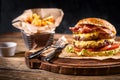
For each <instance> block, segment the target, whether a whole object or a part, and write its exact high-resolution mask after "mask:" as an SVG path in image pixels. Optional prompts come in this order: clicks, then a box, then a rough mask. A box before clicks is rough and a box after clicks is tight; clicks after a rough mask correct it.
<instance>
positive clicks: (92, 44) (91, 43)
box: [73, 39, 114, 48]
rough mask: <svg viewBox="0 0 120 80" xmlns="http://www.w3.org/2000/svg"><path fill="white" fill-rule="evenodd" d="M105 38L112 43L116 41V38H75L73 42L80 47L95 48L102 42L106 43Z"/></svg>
mask: <svg viewBox="0 0 120 80" xmlns="http://www.w3.org/2000/svg"><path fill="white" fill-rule="evenodd" d="M105 40H107V41H109V42H110V43H113V42H114V39H101V40H97V41H77V40H73V44H74V45H75V46H76V47H78V48H83V47H84V48H91V47H92V48H95V47H98V46H100V45H102V44H104V42H105Z"/></svg>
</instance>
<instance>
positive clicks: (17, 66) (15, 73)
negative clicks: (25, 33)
mask: <svg viewBox="0 0 120 80" xmlns="http://www.w3.org/2000/svg"><path fill="white" fill-rule="evenodd" d="M62 35H63V34H55V39H58V38H59V37H60V36H62ZM64 35H65V36H66V37H69V36H70V35H68V34H64ZM117 40H120V37H117ZM1 41H13V42H16V43H17V49H16V54H15V56H13V57H0V80H17V79H18V80H88V79H89V80H120V74H115V75H107V76H73V75H63V74H57V73H52V72H48V71H45V70H40V69H29V68H28V67H27V66H26V63H25V58H24V53H25V51H27V50H28V49H27V48H26V47H25V44H24V41H23V39H22V36H21V33H20V32H17V33H9V34H3V35H0V42H1Z"/></svg>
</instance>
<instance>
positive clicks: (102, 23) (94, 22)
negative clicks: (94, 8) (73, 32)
mask: <svg viewBox="0 0 120 80" xmlns="http://www.w3.org/2000/svg"><path fill="white" fill-rule="evenodd" d="M81 24H90V25H95V26H97V27H101V26H104V27H106V28H107V29H109V30H110V31H112V32H113V33H114V34H116V29H115V27H114V26H113V25H112V24H111V23H109V22H108V21H106V20H104V19H100V18H85V19H82V20H79V21H78V23H77V24H76V25H75V27H77V26H79V25H81Z"/></svg>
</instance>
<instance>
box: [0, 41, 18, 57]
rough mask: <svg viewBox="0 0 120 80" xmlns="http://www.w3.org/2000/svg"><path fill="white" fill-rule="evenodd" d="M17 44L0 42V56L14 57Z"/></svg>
mask: <svg viewBox="0 0 120 80" xmlns="http://www.w3.org/2000/svg"><path fill="white" fill-rule="evenodd" d="M16 46H17V43H15V42H0V56H3V57H8V56H14V55H15V50H16Z"/></svg>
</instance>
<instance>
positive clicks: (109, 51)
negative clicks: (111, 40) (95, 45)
mask: <svg viewBox="0 0 120 80" xmlns="http://www.w3.org/2000/svg"><path fill="white" fill-rule="evenodd" d="M65 50H66V52H68V53H76V54H77V55H78V56H112V55H114V54H116V53H118V52H119V51H120V47H119V44H112V45H108V46H105V47H102V48H99V49H97V50H96V49H90V48H89V49H85V48H76V47H74V46H73V45H69V46H67V47H66V49H65Z"/></svg>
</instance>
